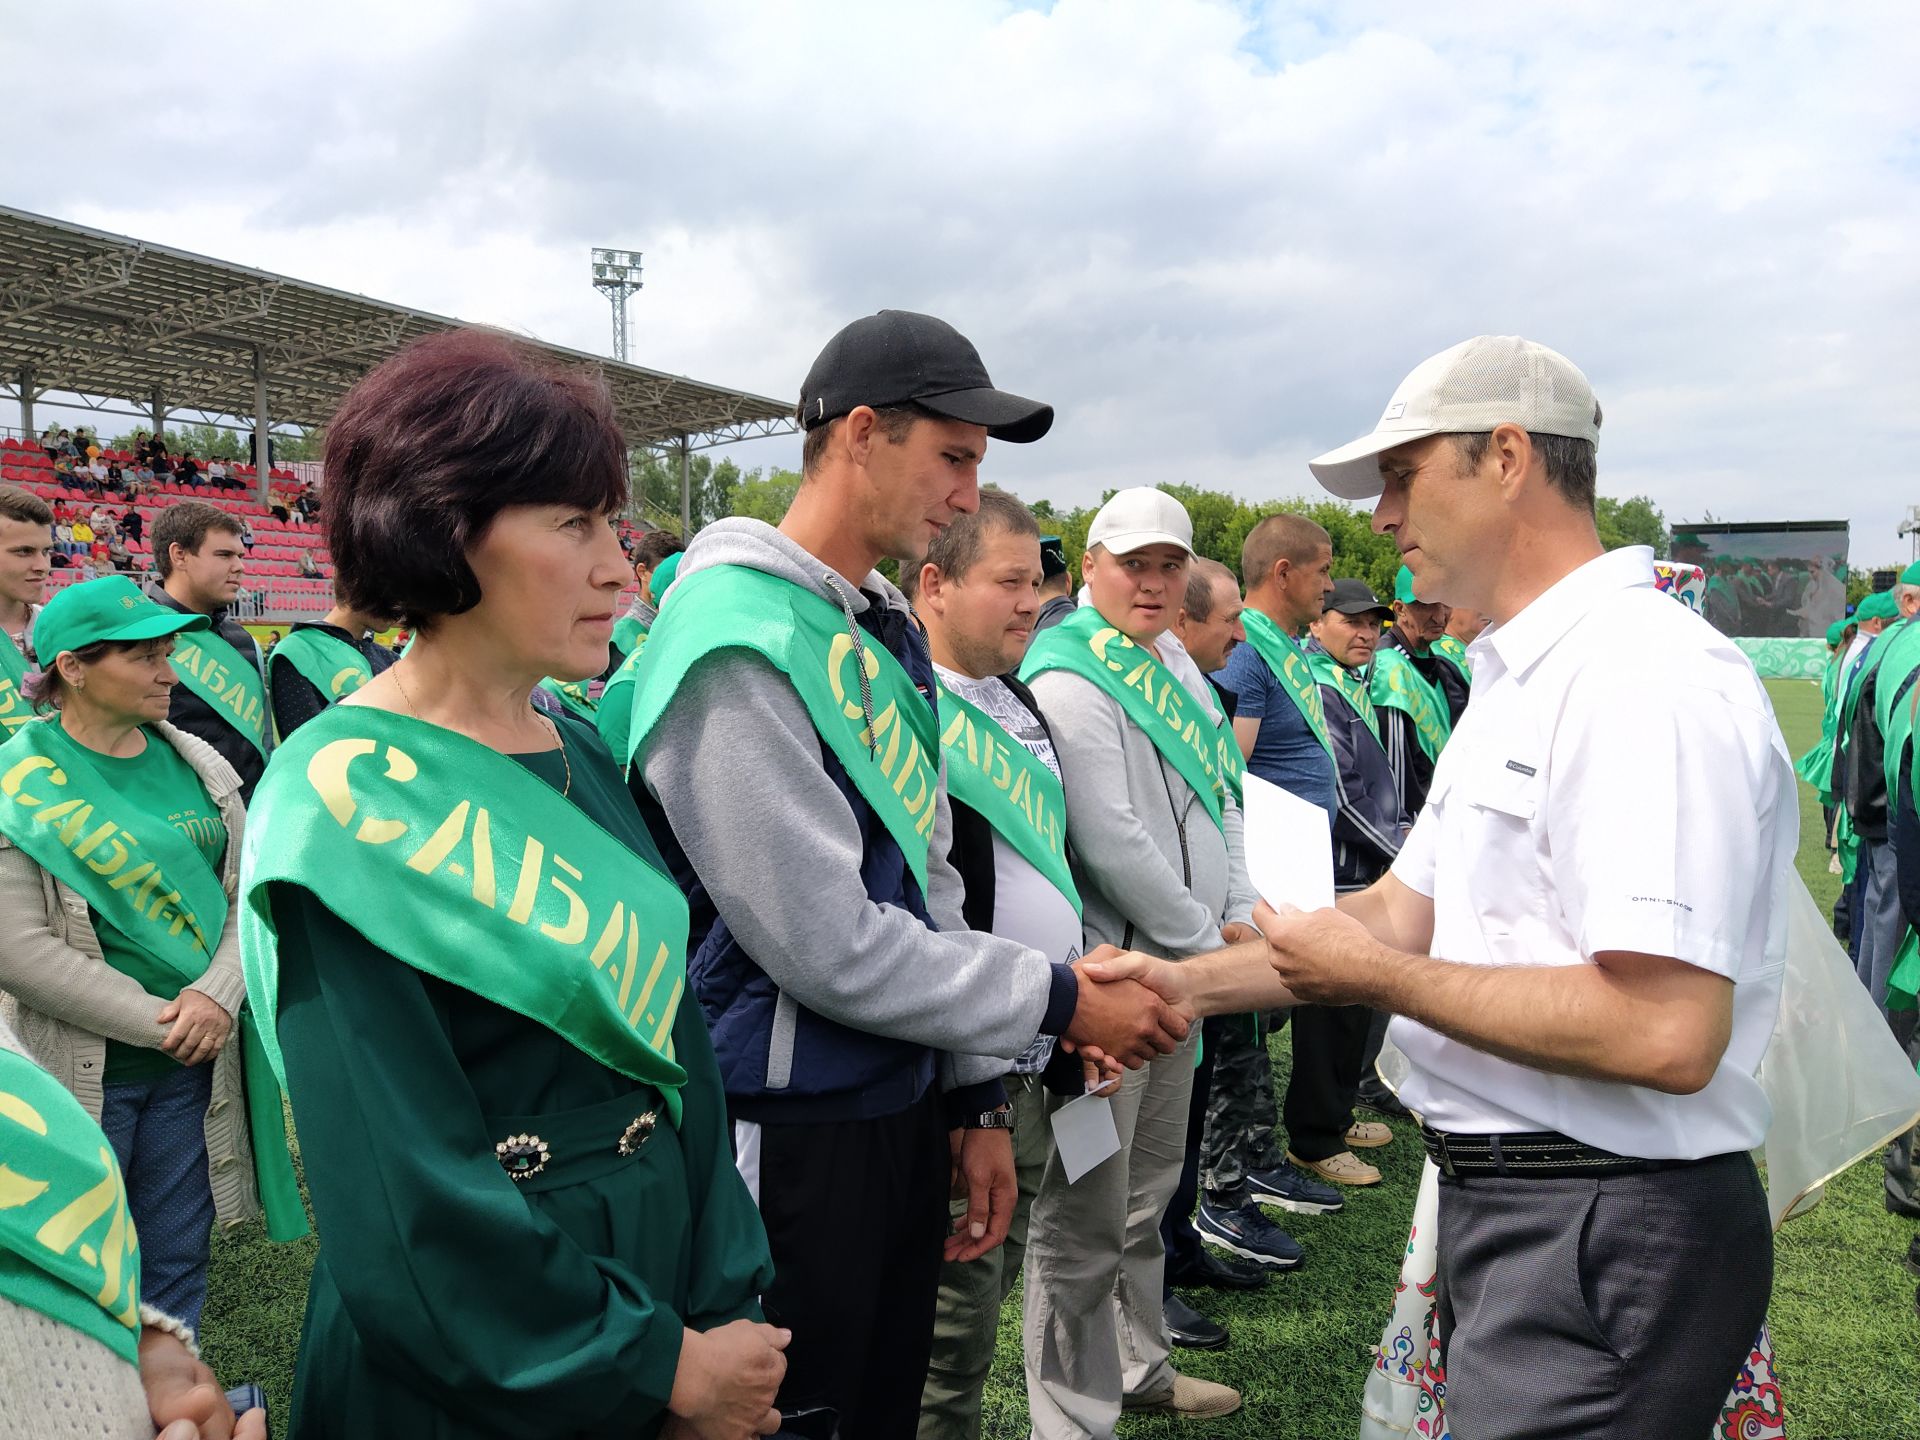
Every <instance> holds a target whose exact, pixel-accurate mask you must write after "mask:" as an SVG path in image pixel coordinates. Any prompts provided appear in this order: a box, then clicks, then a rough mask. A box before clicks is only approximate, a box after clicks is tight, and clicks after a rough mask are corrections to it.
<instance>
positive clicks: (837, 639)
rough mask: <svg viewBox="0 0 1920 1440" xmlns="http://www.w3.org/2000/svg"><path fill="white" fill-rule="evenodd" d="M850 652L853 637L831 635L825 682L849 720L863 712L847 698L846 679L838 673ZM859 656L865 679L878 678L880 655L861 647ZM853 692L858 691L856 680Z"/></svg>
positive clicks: (855, 718)
mask: <svg viewBox="0 0 1920 1440" xmlns="http://www.w3.org/2000/svg"><path fill="white" fill-rule="evenodd" d="M852 653H853V637H852V636H851V635H836V636H834V637H833V643H832V644H831V645H829V646H828V647H827V683H828V684H829V685H830V686H832V687H833V698H834V699H835V700H836V701H838V702H839V705H840V711H841V713H842V714H844V715H845V716H846V717H847V719H849V720H858V719H860V718H861V717H862V715H863V714H864V712H863V711H862V710H861V708H860V707H859V706H858V705H857V704H855V703H853V702H852V701H850V700H848V699H847V693H848V692H847V685H846V681H845V680H844V679H843V678H842V676H841V673H840V672H841V668H842V666H843V665H844V664H845V662H846V658H847V656H848V655H850V654H852ZM860 656H861V662H862V663H861V668H862V669H864V670H865V671H866V672H867V679H868V680H878V679H879V678H880V657H879V656H878V655H876V654H874V653H873V651H871V650H868V649H865V648H862V649H861V651H860ZM853 693H854V694H855V695H858V694H859V693H860V686H859V684H858V682H856V683H855V685H854V688H853Z"/></svg>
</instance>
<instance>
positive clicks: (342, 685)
mask: <svg viewBox="0 0 1920 1440" xmlns="http://www.w3.org/2000/svg"><path fill="white" fill-rule="evenodd" d="M359 678H360V672H359V671H358V670H356V669H354V668H353V667H352V666H351V665H349V666H348V667H347V668H346V669H345V670H342V671H340V672H339V673H338V674H337V675H335V676H334V677H333V679H331V680H330V681H328V682H327V688H328V689H329V690H331V691H332V692H333V698H334V699H336V700H338V699H339V698H340V697H341V696H342V695H344V694H346V693H347V691H348V687H349V686H350V685H351V687H352V688H353V689H355V690H358V689H359V688H360V687H359V686H358V685H357V684H352V682H354V681H357V680H358V679H359Z"/></svg>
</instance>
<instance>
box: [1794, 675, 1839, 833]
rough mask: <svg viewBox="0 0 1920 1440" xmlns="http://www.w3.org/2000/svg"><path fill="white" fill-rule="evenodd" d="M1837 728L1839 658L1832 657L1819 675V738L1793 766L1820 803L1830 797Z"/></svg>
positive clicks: (1827, 801)
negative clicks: (1813, 791) (1834, 737)
mask: <svg viewBox="0 0 1920 1440" xmlns="http://www.w3.org/2000/svg"><path fill="white" fill-rule="evenodd" d="M1839 725H1840V657H1839V656H1838V655H1834V656H1831V657H1830V658H1829V659H1828V660H1827V668H1826V669H1825V670H1823V671H1821V672H1820V738H1819V740H1817V741H1816V742H1815V743H1814V745H1813V748H1812V749H1810V750H1808V751H1807V753H1806V754H1804V755H1802V756H1801V757H1800V758H1799V759H1798V760H1796V761H1794V762H1793V769H1794V773H1795V774H1797V775H1798V776H1799V777H1800V778H1801V779H1802V780H1804V781H1806V782H1807V784H1809V785H1811V786H1812V787H1813V788H1814V789H1815V790H1816V791H1818V792H1819V795H1820V799H1821V802H1822V803H1823V804H1824V803H1829V802H1830V801H1831V798H1832V794H1833V735H1834V731H1835V730H1836V729H1838V728H1839Z"/></svg>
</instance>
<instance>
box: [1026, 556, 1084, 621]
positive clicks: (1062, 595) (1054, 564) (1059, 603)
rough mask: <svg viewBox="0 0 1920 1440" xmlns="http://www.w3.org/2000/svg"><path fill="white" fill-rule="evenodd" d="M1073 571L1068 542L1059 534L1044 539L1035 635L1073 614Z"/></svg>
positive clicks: (1034, 619) (1035, 617)
mask: <svg viewBox="0 0 1920 1440" xmlns="http://www.w3.org/2000/svg"><path fill="white" fill-rule="evenodd" d="M1073 610H1074V604H1073V568H1072V567H1071V566H1070V565H1068V564H1067V546H1066V542H1065V541H1064V540H1062V539H1061V538H1060V537H1059V536H1058V535H1042V536H1041V537H1040V613H1039V614H1038V615H1036V616H1034V618H1033V633H1034V634H1036V635H1038V634H1039V633H1040V632H1041V631H1042V630H1045V629H1047V628H1048V627H1049V626H1053V625H1058V624H1059V623H1060V622H1061V621H1062V620H1064V619H1066V618H1067V617H1068V616H1069V615H1071V614H1073Z"/></svg>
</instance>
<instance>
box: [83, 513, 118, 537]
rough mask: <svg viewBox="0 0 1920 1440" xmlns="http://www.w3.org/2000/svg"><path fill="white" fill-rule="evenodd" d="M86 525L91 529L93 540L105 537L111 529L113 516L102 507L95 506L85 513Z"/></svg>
mask: <svg viewBox="0 0 1920 1440" xmlns="http://www.w3.org/2000/svg"><path fill="white" fill-rule="evenodd" d="M87 523H88V524H89V525H91V526H92V527H93V533H94V536H95V538H99V537H101V536H104V535H106V534H107V533H108V532H109V531H110V530H112V528H113V516H112V515H111V514H109V513H108V511H107V507H106V506H104V505H95V506H94V507H93V509H91V510H89V511H88V512H87Z"/></svg>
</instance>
